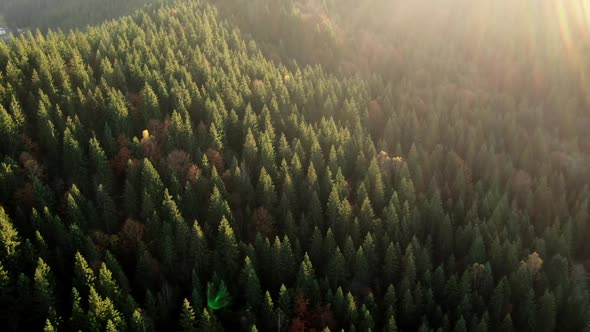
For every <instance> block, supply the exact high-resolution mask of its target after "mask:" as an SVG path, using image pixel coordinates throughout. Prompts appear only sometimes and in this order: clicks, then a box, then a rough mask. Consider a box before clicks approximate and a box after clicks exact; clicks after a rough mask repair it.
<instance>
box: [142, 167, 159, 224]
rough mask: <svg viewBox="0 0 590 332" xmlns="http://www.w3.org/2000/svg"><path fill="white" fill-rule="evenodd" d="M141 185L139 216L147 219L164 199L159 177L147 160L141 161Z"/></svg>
mask: <svg viewBox="0 0 590 332" xmlns="http://www.w3.org/2000/svg"><path fill="white" fill-rule="evenodd" d="M141 184H142V191H141V216H142V217H143V218H146V219H147V218H149V217H150V216H151V215H152V212H153V211H155V208H156V206H158V205H159V204H160V202H162V200H163V199H164V185H163V184H162V180H161V179H160V175H159V174H158V171H156V169H155V168H154V166H153V165H152V163H151V162H150V161H149V159H147V158H146V159H144V160H143V167H142V170H141Z"/></svg>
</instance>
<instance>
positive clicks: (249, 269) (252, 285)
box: [240, 257, 262, 308]
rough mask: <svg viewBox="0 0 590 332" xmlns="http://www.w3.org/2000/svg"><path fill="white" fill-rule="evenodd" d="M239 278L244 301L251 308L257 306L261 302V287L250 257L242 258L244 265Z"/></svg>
mask: <svg viewBox="0 0 590 332" xmlns="http://www.w3.org/2000/svg"><path fill="white" fill-rule="evenodd" d="M240 278H241V284H242V291H243V296H244V300H245V302H246V303H247V304H248V306H249V307H251V308H258V306H259V305H260V303H261V302H262V289H261V287H260V281H259V280H258V276H257V275H256V271H255V270H254V267H253V266H252V262H251V261H250V257H246V258H245V259H244V267H243V268H242V273H241V277H240Z"/></svg>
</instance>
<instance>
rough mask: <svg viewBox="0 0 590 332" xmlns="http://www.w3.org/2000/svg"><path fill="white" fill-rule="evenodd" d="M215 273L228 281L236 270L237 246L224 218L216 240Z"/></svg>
mask: <svg viewBox="0 0 590 332" xmlns="http://www.w3.org/2000/svg"><path fill="white" fill-rule="evenodd" d="M216 248H217V249H216V256H217V257H216V259H215V271H217V272H218V273H220V275H221V277H222V279H229V277H230V276H233V275H235V273H236V272H237V270H238V262H237V260H238V254H239V252H238V244H237V242H236V238H235V235H234V231H233V229H232V228H231V226H230V225H229V223H228V221H227V219H226V218H225V217H223V218H221V222H220V223H219V229H218V231H217V240H216Z"/></svg>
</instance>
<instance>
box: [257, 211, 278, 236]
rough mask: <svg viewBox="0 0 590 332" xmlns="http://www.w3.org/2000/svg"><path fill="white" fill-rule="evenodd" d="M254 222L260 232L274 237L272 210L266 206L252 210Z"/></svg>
mask: <svg viewBox="0 0 590 332" xmlns="http://www.w3.org/2000/svg"><path fill="white" fill-rule="evenodd" d="M252 224H254V227H255V228H256V231H258V232H259V233H260V234H262V235H264V236H266V237H268V238H272V237H273V236H274V232H275V229H274V225H273V223H272V216H271V215H270V212H268V210H267V209H265V208H264V207H262V206H261V207H259V208H256V209H254V211H253V212H252Z"/></svg>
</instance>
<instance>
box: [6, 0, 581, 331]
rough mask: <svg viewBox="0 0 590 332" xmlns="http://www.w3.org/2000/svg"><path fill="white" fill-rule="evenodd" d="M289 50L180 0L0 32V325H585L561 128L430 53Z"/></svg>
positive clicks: (568, 152) (577, 229)
mask: <svg viewBox="0 0 590 332" xmlns="http://www.w3.org/2000/svg"><path fill="white" fill-rule="evenodd" d="M290 68H291V69H287V68H286V67H285V66H282V65H280V64H279V63H278V62H271V61H268V60H267V58H265V56H264V55H263V53H262V52H261V51H260V50H259V49H258V48H257V46H256V43H255V42H253V41H252V40H250V39H246V38H244V37H243V36H242V34H241V33H240V31H239V30H237V29H236V28H235V26H234V25H232V23H228V21H226V20H221V19H220V17H219V16H218V13H217V10H216V9H215V8H214V7H212V6H210V5H207V4H204V3H202V2H198V1H183V2H179V3H175V4H171V5H160V6H155V7H149V8H146V9H144V10H143V11H139V12H137V13H135V14H134V15H133V16H132V17H125V18H122V19H119V20H116V21H113V22H108V23H105V24H103V25H101V26H98V27H91V28H89V29H88V30H87V31H85V32H73V33H70V34H68V35H64V34H61V33H49V34H47V35H46V36H42V35H40V34H38V35H35V36H33V35H30V34H28V35H23V36H20V37H19V38H18V39H13V40H11V41H10V42H8V43H0V71H1V73H2V75H1V76H0V104H1V107H0V117H1V121H0V154H1V156H2V158H1V161H0V164H1V167H0V188H1V190H0V205H1V206H2V207H3V208H2V210H0V211H2V212H1V213H0V250H1V251H2V255H0V262H1V265H0V293H1V294H2V296H1V301H3V303H2V305H0V320H1V321H2V323H3V325H4V326H6V327H7V329H8V330H39V329H41V328H43V327H45V328H46V329H49V328H50V327H53V328H57V329H59V330H92V331H95V330H105V329H108V330H131V331H136V330H137V331H146V330H171V329H173V330H177V329H179V330H186V331H194V330H199V331H215V330H221V329H225V330H254V327H256V328H257V329H258V330H275V329H276V328H277V327H278V328H279V329H280V330H287V329H289V330H293V331H301V330H322V329H324V328H325V327H328V328H329V329H330V330H333V331H334V330H340V329H345V330H347V331H349V330H360V331H368V330H369V329H371V330H373V331H374V330H388V331H389V330H393V331H394V330H396V329H401V330H418V329H421V330H430V329H435V328H442V329H443V330H451V329H455V330H457V331H461V330H486V329H487V330H490V329H491V330H499V329H502V330H503V329H511V328H514V329H517V330H541V329H544V328H545V329H546V330H548V331H550V330H553V329H554V328H557V329H560V330H565V331H573V330H582V329H584V328H585V327H586V326H587V324H588V312H589V299H588V291H587V288H586V287H587V286H586V283H585V281H584V280H582V279H581V278H580V276H579V274H577V273H576V271H577V266H576V265H575V262H576V260H575V259H579V258H580V257H582V258H585V257H588V256H587V253H588V250H589V249H590V248H588V247H587V245H586V241H585V239H586V237H585V236H586V234H588V233H587V232H588V231H589V230H590V228H588V225H587V220H588V214H589V213H590V211H589V199H590V196H589V195H590V193H589V191H588V187H587V184H588V180H589V177H588V176H587V175H588V174H587V170H586V169H578V166H576V165H577V163H579V162H580V161H579V160H578V159H582V158H584V154H583V152H582V150H581V149H580V148H579V147H578V145H577V142H576V140H575V139H572V140H571V141H570V140H567V139H563V140H562V139H558V138H557V137H556V136H553V135H551V134H550V133H547V132H545V131H543V130H542V129H541V128H543V127H542V125H540V124H539V123H537V122H534V121H538V120H534V116H533V115H535V114H537V113H535V112H534V108H530V107H526V106H527V105H526V104H521V105H518V107H517V105H516V104H515V103H513V102H512V101H511V100H510V99H509V98H507V99H506V98H504V96H503V95H501V94H490V95H486V94H484V93H482V92H481V91H476V92H470V91H466V90H461V88H460V87H457V86H453V85H452V84H447V85H441V84H438V83H433V80H431V79H429V78H428V74H424V75H425V76H423V78H424V81H423V82H425V83H424V85H420V84H418V83H419V82H417V81H414V80H402V81H400V82H395V84H394V83H392V82H388V81H385V80H383V79H381V78H377V77H375V78H373V79H369V80H362V79H360V78H346V77H345V76H339V77H337V76H334V75H332V74H330V73H328V72H327V71H326V70H325V69H323V67H321V66H314V67H304V68H300V67H297V66H296V65H290ZM473 94H476V96H475V97H473ZM457 95H459V97H457ZM482 101H485V103H483V102H482ZM498 109H505V110H506V112H499V111H496V112H494V111H492V110H498ZM523 119H532V120H531V121H533V122H532V124H531V125H530V126H525V125H523V123H526V121H523ZM522 142H527V143H528V142H531V144H532V143H535V144H534V145H533V144H532V145H531V146H526V147H525V146H521V145H520V144H519V143H522ZM560 153H561V154H560ZM550 154H551V155H552V159H551V160H545V159H544V158H538V156H540V155H550ZM564 155H565V156H564ZM568 158H570V159H568ZM576 158H578V159H576ZM577 172H578V173H577ZM224 287H225V288H226V289H225V291H224V289H223V288H224ZM226 292H227V294H229V295H226ZM227 297H229V299H228V298H227ZM279 317H280V318H279Z"/></svg>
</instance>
